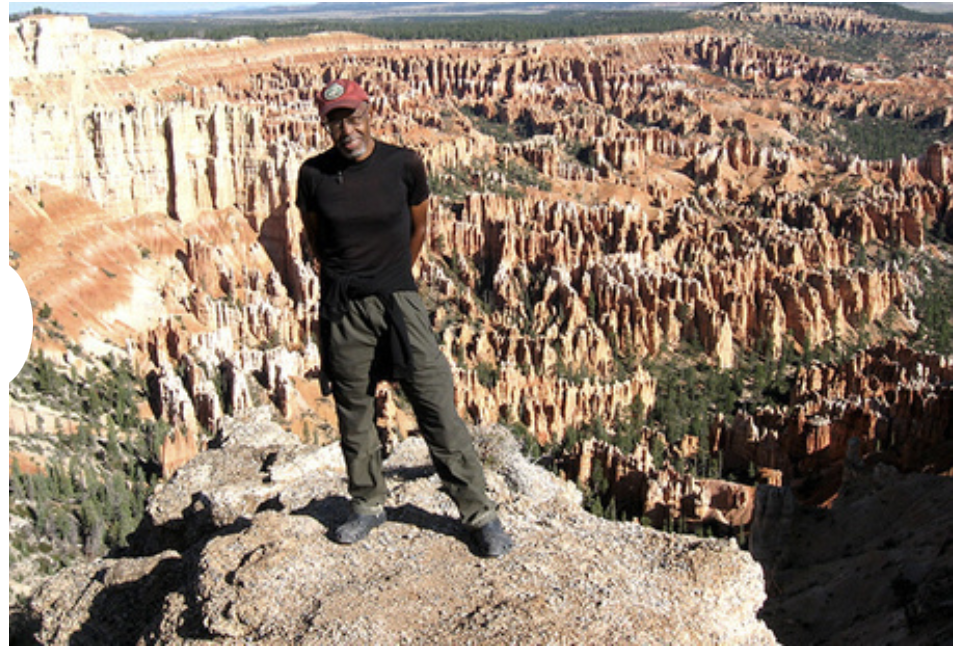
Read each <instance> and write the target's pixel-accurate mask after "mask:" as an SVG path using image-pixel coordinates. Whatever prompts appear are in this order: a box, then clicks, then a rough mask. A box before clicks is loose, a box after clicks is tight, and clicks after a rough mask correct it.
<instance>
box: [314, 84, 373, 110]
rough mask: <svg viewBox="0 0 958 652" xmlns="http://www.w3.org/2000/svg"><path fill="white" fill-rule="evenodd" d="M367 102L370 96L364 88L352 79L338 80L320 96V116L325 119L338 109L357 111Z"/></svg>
mask: <svg viewBox="0 0 958 652" xmlns="http://www.w3.org/2000/svg"><path fill="white" fill-rule="evenodd" d="M367 100H369V95H367V94H366V91H364V90H363V87H362V86H360V85H359V84H357V83H356V82H354V81H352V80H351V79H336V80H334V81H331V82H329V84H327V85H326V88H324V89H323V90H322V92H321V93H320V94H319V116H320V117H321V118H325V117H326V116H327V115H328V114H329V112H330V111H335V110H336V109H355V108H356V107H358V106H359V105H360V104H362V103H363V102H366V101H367Z"/></svg>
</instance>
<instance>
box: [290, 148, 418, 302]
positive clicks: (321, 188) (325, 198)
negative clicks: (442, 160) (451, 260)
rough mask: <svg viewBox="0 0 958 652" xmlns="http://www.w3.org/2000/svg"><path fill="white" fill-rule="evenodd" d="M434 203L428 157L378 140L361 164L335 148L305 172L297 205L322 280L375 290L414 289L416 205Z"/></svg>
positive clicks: (311, 162) (307, 164) (306, 165)
mask: <svg viewBox="0 0 958 652" xmlns="http://www.w3.org/2000/svg"><path fill="white" fill-rule="evenodd" d="M428 198H429V184H428V182H427V179H426V168H425V165H424V164H423V161H422V158H421V157H420V156H419V155H418V154H417V153H416V152H414V151H412V150H410V149H407V148H404V147H398V146H395V145H390V144H388V143H383V142H379V141H376V144H375V147H374V149H373V152H372V154H370V155H369V157H368V158H366V159H365V160H363V161H360V162H359V163H355V162H352V161H349V160H348V159H346V158H345V157H343V156H342V154H340V153H339V151H338V150H336V149H335V148H332V149H330V150H327V151H326V152H323V153H322V154H320V155H318V156H315V157H313V158H311V159H309V160H307V161H306V162H305V163H303V166H302V168H301V169H300V171H299V180H298V184H297V196H296V205H297V207H298V208H299V209H300V211H301V213H302V215H303V223H304V227H305V229H306V234H307V237H308V238H309V244H310V246H311V248H312V250H313V253H314V254H315V255H316V256H318V258H319V261H320V265H321V267H322V272H323V277H324V282H325V281H327V280H328V279H329V278H330V277H331V276H332V277H334V278H348V279H350V281H351V282H354V283H359V284H361V285H362V286H364V287H370V288H373V289H375V290H376V291H381V292H391V291H395V290H400V289H403V290H406V289H415V287H416V285H415V281H414V280H413V278H412V259H411V254H410V251H409V244H410V230H411V226H412V225H411V216H410V212H409V207H410V206H415V205H417V204H420V203H422V202H423V201H425V200H426V199H428Z"/></svg>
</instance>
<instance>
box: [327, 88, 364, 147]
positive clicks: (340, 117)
mask: <svg viewBox="0 0 958 652" xmlns="http://www.w3.org/2000/svg"><path fill="white" fill-rule="evenodd" d="M369 111H370V108H369V104H368V103H366V102H363V103H362V104H361V105H359V106H358V107H356V109H355V110H351V109H336V110H335V111H332V112H330V114H329V115H327V116H326V129H328V130H329V135H330V137H331V138H332V139H333V144H334V145H335V146H336V149H338V150H339V152H340V153H341V154H342V155H343V156H345V157H346V158H347V159H349V160H350V161H362V160H363V159H365V158H366V157H367V156H369V155H370V154H371V153H372V151H373V137H372V133H371V131H370V129H369Z"/></svg>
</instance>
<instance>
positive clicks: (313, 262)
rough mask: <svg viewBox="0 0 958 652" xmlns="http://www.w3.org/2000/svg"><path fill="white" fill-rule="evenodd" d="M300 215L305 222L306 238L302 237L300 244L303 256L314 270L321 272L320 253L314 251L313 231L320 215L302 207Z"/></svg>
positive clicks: (304, 231)
mask: <svg viewBox="0 0 958 652" xmlns="http://www.w3.org/2000/svg"><path fill="white" fill-rule="evenodd" d="M299 217H300V220H301V221H302V224H303V235H305V236H306V237H305V238H300V244H301V245H302V247H303V258H304V259H305V260H306V261H307V262H308V263H309V265H310V267H312V269H313V271H314V272H316V273H317V274H319V255H318V252H316V251H313V233H312V230H313V229H314V228H316V227H315V225H316V224H317V223H318V219H319V218H318V216H317V215H316V214H315V213H313V212H311V211H306V210H304V209H302V208H300V209H299Z"/></svg>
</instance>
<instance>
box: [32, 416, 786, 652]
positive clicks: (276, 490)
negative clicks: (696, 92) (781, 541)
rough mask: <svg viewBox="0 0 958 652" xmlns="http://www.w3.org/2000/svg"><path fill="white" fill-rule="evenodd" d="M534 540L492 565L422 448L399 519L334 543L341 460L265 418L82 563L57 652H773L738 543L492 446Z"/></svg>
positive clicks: (189, 469)
mask: <svg viewBox="0 0 958 652" xmlns="http://www.w3.org/2000/svg"><path fill="white" fill-rule="evenodd" d="M476 438H477V439H476V441H477V446H478V448H479V450H480V454H481V457H482V458H483V460H484V462H485V464H486V465H487V469H488V470H487V476H488V479H489V484H490V487H491V491H492V493H493V495H494V497H495V499H496V500H497V501H498V502H499V503H500V506H501V507H500V509H501V514H502V518H503V521H504V522H505V524H506V526H507V527H508V528H509V530H510V531H511V532H512V534H513V536H514V538H515V539H516V541H517V546H516V548H515V549H514V550H513V552H512V553H511V554H510V555H509V556H507V557H505V558H501V559H497V560H485V561H478V560H477V558H476V557H474V556H473V555H472V554H471V552H470V549H469V544H468V538H467V537H466V533H465V532H464V530H463V528H462V527H461V526H460V524H459V523H458V520H457V519H456V515H455V508H454V507H453V506H452V503H451V501H450V500H449V499H448V497H446V496H445V495H444V494H442V493H441V492H440V491H439V481H438V478H437V476H435V475H434V473H433V472H432V469H431V466H430V464H429V456H428V453H427V450H426V447H425V445H424V443H423V442H422V440H421V439H419V438H410V439H407V440H405V441H403V442H402V443H401V444H400V445H399V446H398V447H397V448H396V450H395V451H394V454H393V455H392V456H391V457H390V458H389V460H388V461H387V477H388V478H389V482H390V485H391V495H390V499H389V502H388V504H387V513H388V515H389V520H388V522H387V523H386V524H385V525H384V526H382V527H380V528H379V529H377V530H375V531H374V532H373V533H372V534H371V535H370V537H369V538H368V539H367V540H366V541H364V542H363V543H360V544H357V545H355V546H346V547H344V546H340V545H338V544H336V543H333V542H332V541H331V540H330V539H329V538H327V536H326V533H327V531H328V530H329V528H330V527H331V526H333V525H334V524H335V523H336V522H337V521H338V520H339V519H341V518H344V517H345V514H346V512H347V509H348V507H347V504H346V500H345V499H344V498H343V497H342V492H343V490H344V479H343V478H344V476H343V466H342V460H341V454H340V452H339V450H338V447H335V446H333V447H329V446H327V447H319V446H310V445H304V444H301V443H300V442H299V441H298V439H297V437H296V436H294V435H291V434H290V433H288V432H286V431H283V430H282V429H280V428H278V427H277V426H276V425H275V424H274V423H272V422H270V421H269V418H268V415H267V416H266V417H265V418H262V417H260V418H256V417H253V418H251V419H249V420H246V421H234V420H229V421H228V423H227V425H226V426H225V428H224V429H223V436H222V437H221V439H220V440H219V441H218V442H217V443H216V445H215V447H211V448H210V449H209V450H207V451H205V452H203V453H201V454H200V455H199V456H197V457H196V458H194V459H193V460H192V461H191V462H190V463H189V464H187V465H186V466H184V467H183V468H181V469H180V470H179V471H178V472H177V473H176V474H175V475H174V476H173V477H172V478H171V480H170V481H169V482H168V483H166V484H165V485H163V486H162V487H161V488H160V489H159V490H158V492H157V493H156V494H155V495H154V496H153V497H152V499H151V501H150V505H149V516H148V518H147V519H146V521H145V522H144V524H143V528H142V530H141V533H140V535H141V536H139V537H137V538H135V540H136V541H137V543H136V544H134V546H133V547H132V548H131V550H129V551H128V553H127V554H126V555H125V556H123V557H118V558H106V559H99V560H95V561H92V562H90V563H85V564H81V565H79V566H76V567H74V568H71V569H69V570H67V571H64V572H62V573H60V574H59V575H57V576H56V577H54V578H53V579H51V580H50V581H49V582H47V583H46V584H45V585H44V586H43V587H42V588H41V589H40V590H39V592H38V593H37V594H36V596H35V597H34V599H33V600H32V603H31V617H32V618H35V619H36V627H37V638H38V640H39V641H40V642H42V643H44V644H55V645H64V644H72V645H104V644H113V645H116V644H137V643H146V644H158V645H228V644H239V645H249V644H262V645H267V644H298V645H346V644H354V645H362V644H367V645H400V644H408V645H451V644H456V645H483V644H484V645H535V644H542V645H545V644H555V645H576V644H590V643H594V642H595V641H603V642H604V643H605V644H654V645H669V644H683V645H721V644H727V645H758V644H761V645H768V644H774V642H775V640H774V637H773V636H772V634H771V632H770V631H769V630H768V629H767V628H766V627H765V626H764V625H763V624H762V623H761V621H759V620H758V619H757V618H756V613H757V611H758V610H759V608H760V607H761V605H762V602H763V596H764V587H763V581H762V573H761V569H760V568H759V566H758V565H757V564H756V563H755V562H753V561H752V560H751V559H750V557H749V556H748V554H747V553H745V552H742V551H740V550H738V549H737V547H736V546H735V545H734V543H731V544H730V543H728V542H725V541H722V540H717V539H712V540H699V539H694V538H691V537H683V536H678V535H666V534H663V533H660V532H656V531H655V530H652V529H649V528H644V527H640V526H639V525H637V524H628V523H613V522H609V521H605V520H602V519H599V518H596V517H593V516H590V515H588V514H586V513H584V512H583V511H582V508H581V505H580V500H581V499H580V497H579V496H578V492H577V491H576V490H575V489H574V488H572V486H571V485H570V484H568V483H565V482H563V481H561V480H559V479H557V478H556V477H555V476H553V475H551V474H549V473H548V472H546V471H545V470H543V469H540V468H537V467H535V466H532V465H531V464H530V463H529V462H528V461H526V460H525V459H524V458H523V457H522V455H521V454H520V453H519V451H518V447H517V445H516V442H515V440H513V439H512V437H511V435H510V434H509V433H508V431H505V430H504V429H501V428H488V429H482V430H479V431H477V432H476Z"/></svg>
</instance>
